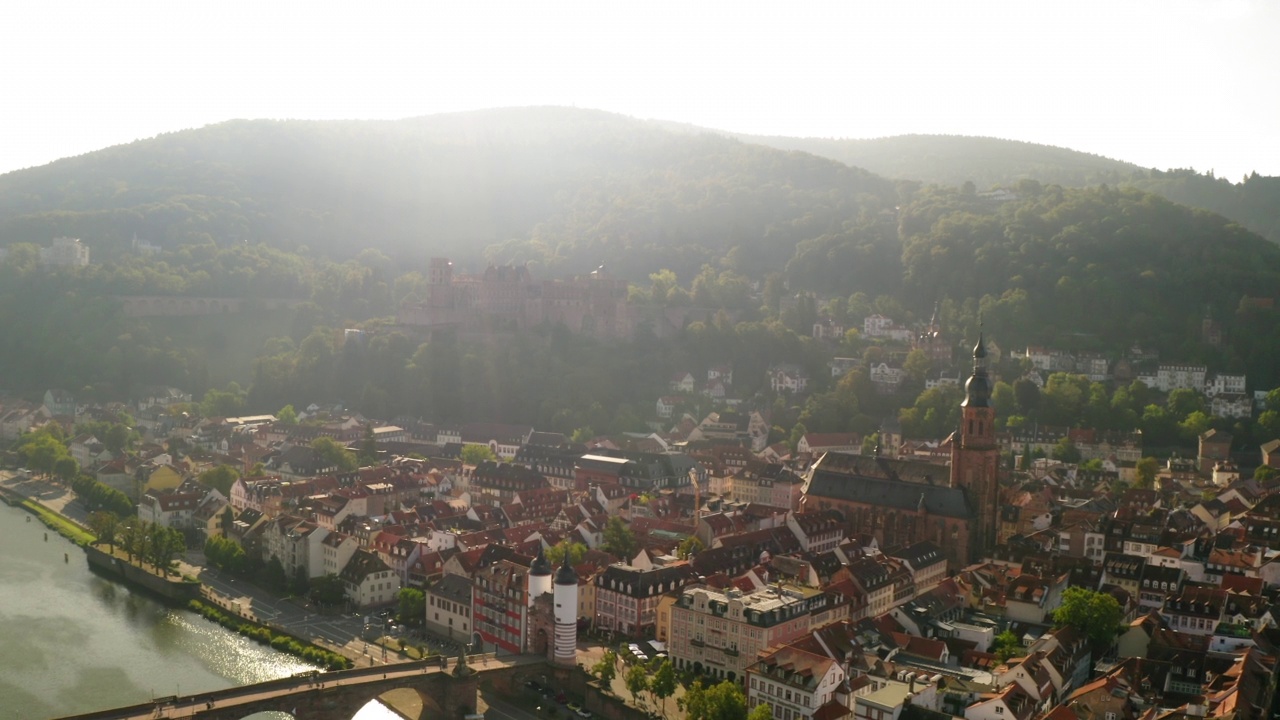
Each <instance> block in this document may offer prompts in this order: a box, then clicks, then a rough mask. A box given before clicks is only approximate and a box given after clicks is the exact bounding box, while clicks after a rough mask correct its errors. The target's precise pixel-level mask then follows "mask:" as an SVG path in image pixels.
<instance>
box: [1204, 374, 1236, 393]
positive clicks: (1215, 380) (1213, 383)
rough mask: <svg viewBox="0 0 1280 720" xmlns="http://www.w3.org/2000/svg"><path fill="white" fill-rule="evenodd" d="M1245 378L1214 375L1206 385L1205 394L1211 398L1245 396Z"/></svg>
mask: <svg viewBox="0 0 1280 720" xmlns="http://www.w3.org/2000/svg"><path fill="white" fill-rule="evenodd" d="M1244 386H1245V376H1244V375H1228V374H1226V373H1214V374H1213V375H1212V376H1210V377H1209V380H1208V381H1207V382H1206V383H1205V384H1204V394H1205V395H1208V396H1209V397H1217V396H1218V395H1224V394H1230V395H1244Z"/></svg>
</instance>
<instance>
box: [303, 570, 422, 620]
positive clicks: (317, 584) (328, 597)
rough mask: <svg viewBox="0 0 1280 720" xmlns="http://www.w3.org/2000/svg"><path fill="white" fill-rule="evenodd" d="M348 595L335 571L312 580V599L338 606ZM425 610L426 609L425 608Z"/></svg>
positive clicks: (328, 605)
mask: <svg viewBox="0 0 1280 720" xmlns="http://www.w3.org/2000/svg"><path fill="white" fill-rule="evenodd" d="M346 597H347V591H346V586H345V584H344V583H343V582H342V578H340V577H338V576H337V575H335V574H333V573H328V574H327V575H321V576H320V577H318V578H313V579H312V580H311V599H312V600H314V601H316V602H318V603H320V604H321V605H324V606H326V607H337V606H338V605H341V604H342V601H343V600H345V599H346ZM424 612H425V610H424Z"/></svg>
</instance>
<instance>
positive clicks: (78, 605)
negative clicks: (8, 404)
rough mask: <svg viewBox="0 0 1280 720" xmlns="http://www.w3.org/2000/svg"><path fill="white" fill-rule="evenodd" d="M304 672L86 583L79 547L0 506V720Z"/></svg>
mask: <svg viewBox="0 0 1280 720" xmlns="http://www.w3.org/2000/svg"><path fill="white" fill-rule="evenodd" d="M27 518H31V520H30V522H28V520H27ZM46 533H47V535H48V539H47V540H46V539H45V535H46ZM64 553H65V554H67V556H68V559H69V562H64V561H63V554H64ZM309 669H311V666H310V665H307V664H305V663H303V662H302V661H300V660H298V659H296V658H294V657H293V656H291V655H286V654H284V653H280V652H277V651H275V650H272V649H271V648H269V647H265V646H263V645H258V644H257V643H254V642H250V641H249V640H246V639H245V638H243V637H241V636H239V635H237V634H235V633H232V632H229V631H227V630H225V629H223V628H222V626H220V625H217V624H215V623H212V622H209V621H207V620H205V619H204V618H201V617H200V616H198V615H195V614H194V613H191V612H188V611H186V610H173V609H170V608H168V607H166V606H165V605H163V604H161V603H159V602H157V601H155V600H153V599H151V598H150V597H147V596H145V595H142V594H141V593H139V592H137V591H133V590H131V589H129V588H127V587H125V586H123V585H120V584H117V583H115V582H112V581H110V580H106V579H104V578H101V577H99V576H97V575H95V574H93V573H92V572H90V571H89V566H88V563H87V562H86V561H85V557H84V553H82V552H81V551H80V549H79V548H77V547H75V545H73V544H71V543H70V542H67V541H66V540H64V539H62V537H61V536H59V535H58V534H57V533H55V532H53V531H51V530H49V529H47V528H46V527H45V526H44V524H42V523H41V522H39V521H38V520H36V519H35V518H33V517H31V516H30V515H29V514H28V513H26V512H25V511H23V510H20V509H18V508H12V507H9V506H8V505H5V504H3V503H0V719H3V720H8V719H9V718H17V719H20V720H40V719H41V718H52V717H61V716H63V715H73V714H78V713H85V712H90V711H93V710H102V709H106V708H111V707H118V706H122V705H132V704H134V703H140V702H146V701H147V700H149V699H151V698H153V697H160V696H165V695H179V694H183V695H185V694H190V693H196V692H206V691H210V690H221V689H224V688H228V687H232V686H234V685H243V684H247V683H255V682H262V681H265V680H273V679H276V678H280V677H285V676H287V675H291V674H293V673H296V672H302V671H304V670H309Z"/></svg>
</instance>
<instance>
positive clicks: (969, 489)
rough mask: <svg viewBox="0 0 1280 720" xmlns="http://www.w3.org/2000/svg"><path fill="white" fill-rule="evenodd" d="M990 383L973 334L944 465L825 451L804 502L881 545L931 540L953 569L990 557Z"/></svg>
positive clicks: (993, 447) (995, 480) (993, 480)
mask: <svg viewBox="0 0 1280 720" xmlns="http://www.w3.org/2000/svg"><path fill="white" fill-rule="evenodd" d="M991 386H992V383H991V380H990V378H989V377H988V374H987V352H986V347H985V345H984V344H983V339H982V335H981V334H979V336H978V344H977V345H976V346H974V348H973V375H972V376H971V377H970V378H969V381H968V382H967V383H965V399H964V401H963V402H962V403H961V419H960V427H959V429H957V431H956V433H955V434H954V435H953V436H952V437H951V465H950V467H948V466H946V465H938V464H934V463H929V462H920V461H914V460H897V459H891V458H884V457H880V456H879V455H875V456H865V455H848V454H845V453H834V452H829V453H827V454H825V455H823V456H822V458H821V459H819V460H818V462H816V463H814V465H813V466H812V467H811V468H810V471H809V478H808V482H807V483H806V487H805V490H804V498H803V499H802V500H801V505H802V507H803V508H804V509H805V510H826V509H834V510H837V511H839V512H840V513H842V514H843V515H844V517H845V522H846V523H847V524H848V526H849V528H850V530H851V531H852V532H853V533H855V534H858V535H871V536H873V537H875V538H876V541H877V542H878V543H879V544H880V547H884V548H893V547H902V546H906V545H910V544H913V543H917V542H923V541H925V540H929V541H931V542H933V543H935V544H936V545H937V546H938V547H939V548H942V549H943V552H944V553H945V555H946V558H947V566H948V568H950V569H952V570H957V569H959V568H962V567H964V566H966V565H969V564H971V563H973V562H976V561H978V560H981V559H982V558H983V557H987V556H990V554H991V552H992V550H993V549H994V547H995V543H996V524H997V519H998V509H999V497H1000V482H999V477H998V473H999V467H1000V462H999V461H1000V450H999V447H998V446H997V444H996V433H995V410H994V408H992V406H991Z"/></svg>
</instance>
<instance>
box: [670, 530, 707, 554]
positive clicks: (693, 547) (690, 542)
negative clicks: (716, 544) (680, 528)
mask: <svg viewBox="0 0 1280 720" xmlns="http://www.w3.org/2000/svg"><path fill="white" fill-rule="evenodd" d="M704 549H706V546H705V545H703V544H702V541H701V540H699V539H698V536H697V535H690V536H689V537H687V538H685V539H684V540H682V541H680V544H679V545H677V546H676V557H678V558H680V559H681V560H688V559H689V558H690V557H691V556H693V555H696V554H698V553H699V552H702V551H703V550H704Z"/></svg>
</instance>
